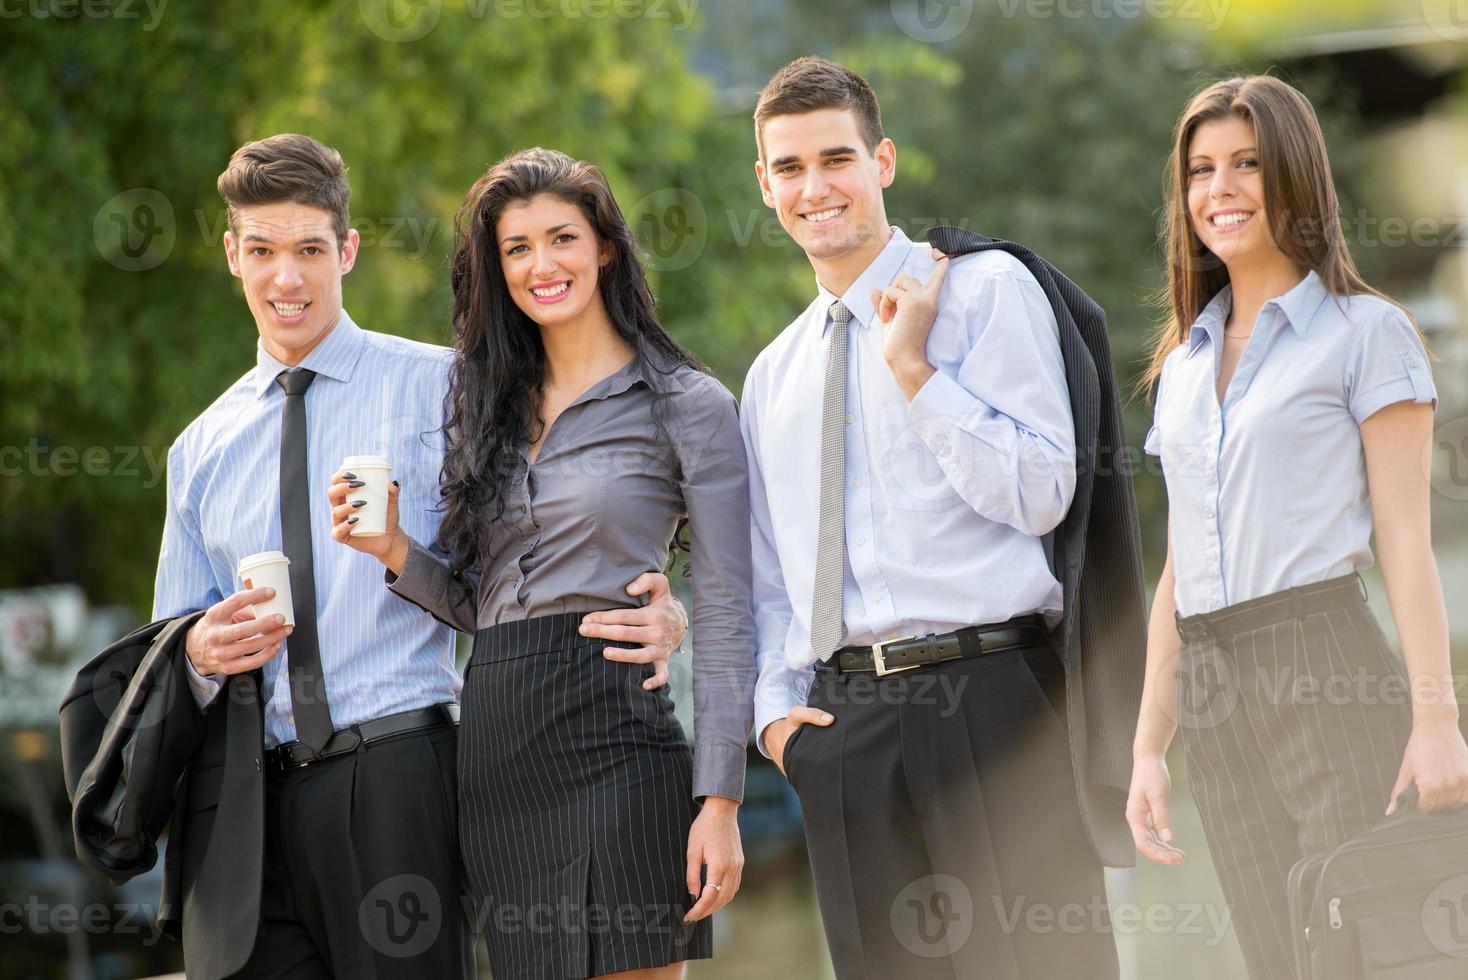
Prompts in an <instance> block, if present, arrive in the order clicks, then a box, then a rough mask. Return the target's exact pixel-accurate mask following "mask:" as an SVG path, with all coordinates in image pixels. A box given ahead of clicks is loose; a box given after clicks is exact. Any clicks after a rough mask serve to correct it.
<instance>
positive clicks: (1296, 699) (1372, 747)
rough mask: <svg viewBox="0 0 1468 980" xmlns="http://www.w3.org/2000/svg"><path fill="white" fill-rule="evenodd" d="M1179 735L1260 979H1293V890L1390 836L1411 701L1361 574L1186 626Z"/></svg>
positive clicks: (1182, 626) (1249, 959)
mask: <svg viewBox="0 0 1468 980" xmlns="http://www.w3.org/2000/svg"><path fill="white" fill-rule="evenodd" d="M1178 631H1179V633H1180V634H1181V636H1182V640H1183V644H1182V654H1181V658H1180V660H1179V663H1178V700H1177V718H1178V727H1179V730H1180V733H1181V738H1182V743H1183V756H1184V759H1185V760H1186V762H1187V769H1188V777H1189V781H1190V783H1191V785H1192V790H1193V796H1194V798H1195V799H1196V800H1197V803H1198V809H1199V811H1200V813H1201V815H1202V818H1203V830H1204V833H1205V835H1206V836H1207V838H1208V848H1209V851H1210V852H1211V855H1212V857H1213V863H1214V865H1215V866H1216V868H1217V869H1218V877H1219V882H1220V884H1221V885H1222V886H1223V893H1224V897H1225V898H1226V899H1227V900H1228V903H1229V905H1230V906H1231V910H1232V917H1233V924H1234V930H1235V932H1236V934H1237V936H1238V940H1239V945H1240V946H1241V947H1242V949H1243V953H1244V961H1245V963H1246V964H1247V965H1248V968H1249V975H1250V977H1252V978H1253V980H1292V978H1293V977H1294V976H1295V971H1294V953H1293V946H1292V945H1291V943H1290V935H1289V929H1290V925H1289V923H1290V916H1289V904H1288V899H1287V890H1286V889H1287V881H1288V876H1289V873H1290V868H1291V867H1292V866H1293V865H1294V863H1295V862H1296V861H1298V860H1300V859H1301V858H1303V857H1306V856H1309V855H1312V854H1318V853H1320V852H1322V851H1325V850H1329V849H1331V848H1334V847H1336V846H1338V845H1340V844H1343V843H1345V842H1346V841H1347V840H1349V839H1350V838H1352V837H1354V836H1356V835H1357V834H1359V833H1361V832H1362V831H1364V830H1366V829H1368V828H1370V827H1373V826H1375V825H1376V824H1377V823H1379V822H1380V821H1381V819H1382V817H1383V814H1384V813H1385V811H1386V806H1387V802H1388V800H1387V797H1388V796H1389V795H1390V793H1391V789H1392V785H1393V783H1395V782H1396V778H1397V772H1398V771H1399V770H1400V768H1401V764H1402V754H1403V752H1404V751H1405V750H1406V744H1407V736H1408V734H1409V733H1410V730H1411V724H1412V709H1411V696H1410V688H1409V686H1408V683H1407V676H1406V671H1405V669H1404V667H1403V664H1402V661H1401V659H1400V658H1399V657H1398V656H1397V655H1396V654H1395V653H1393V652H1392V650H1391V649H1390V647H1389V646H1388V645H1387V641H1386V637H1385V635H1384V634H1383V633H1382V631H1381V626H1380V624H1378V623H1377V621H1376V618H1375V617H1374V616H1373V615H1372V613H1371V610H1370V608H1369V607H1368V606H1367V605H1366V599H1365V586H1364V584H1363V583H1362V582H1361V579H1360V576H1358V575H1355V574H1351V575H1347V576H1343V577H1341V578H1336V579H1330V580H1328V581H1325V582H1320V583H1317V584H1314V585H1306V586H1300V587H1299V588H1295V589H1287V590H1285V591H1283V592H1277V593H1274V594H1273V595H1268V596H1261V597H1260V598H1257V599H1251V600H1249V601H1247V602H1241V603H1237V604H1235V605H1232V606H1227V607H1225V608H1223V609H1219V610H1216V611H1214V612H1211V613H1205V614H1202V615H1198V616H1189V617H1186V618H1182V619H1179V620H1178Z"/></svg>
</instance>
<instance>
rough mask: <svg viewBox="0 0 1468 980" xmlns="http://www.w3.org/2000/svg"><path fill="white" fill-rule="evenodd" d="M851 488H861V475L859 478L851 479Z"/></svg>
mask: <svg viewBox="0 0 1468 980" xmlns="http://www.w3.org/2000/svg"><path fill="white" fill-rule="evenodd" d="M851 489H853V490H860V489H861V478H860V477H858V478H857V479H855V480H852V481H851Z"/></svg>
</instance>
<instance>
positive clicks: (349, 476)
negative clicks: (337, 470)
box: [342, 473, 357, 480]
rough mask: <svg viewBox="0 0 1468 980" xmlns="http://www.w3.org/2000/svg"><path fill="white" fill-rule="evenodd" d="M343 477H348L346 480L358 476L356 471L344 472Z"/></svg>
mask: <svg viewBox="0 0 1468 980" xmlns="http://www.w3.org/2000/svg"><path fill="white" fill-rule="evenodd" d="M342 478H343V479H346V480H355V479H356V478H357V474H355V473H343V474H342Z"/></svg>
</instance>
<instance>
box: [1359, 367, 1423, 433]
mask: <svg viewBox="0 0 1468 980" xmlns="http://www.w3.org/2000/svg"><path fill="white" fill-rule="evenodd" d="M1397 402H1427V403H1430V404H1431V405H1432V406H1433V408H1436V407H1437V390H1436V389H1435V388H1434V387H1433V386H1432V383H1431V381H1429V382H1427V384H1425V385H1424V384H1423V383H1422V381H1421V380H1420V379H1413V378H1396V379H1394V380H1392V381H1389V382H1387V383H1386V384H1382V385H1377V386H1376V387H1375V388H1372V389H1371V390H1370V391H1368V392H1365V393H1364V394H1362V395H1361V397H1360V398H1358V399H1356V400H1355V402H1354V403H1353V404H1352V405H1351V411H1352V414H1353V415H1354V416H1355V418H1356V424H1357V425H1360V424H1361V423H1362V422H1365V421H1366V420H1367V419H1369V418H1371V416H1373V415H1375V414H1376V413H1377V412H1379V411H1381V410H1382V409H1383V408H1386V407H1387V406H1388V405H1395V404H1396V403H1397Z"/></svg>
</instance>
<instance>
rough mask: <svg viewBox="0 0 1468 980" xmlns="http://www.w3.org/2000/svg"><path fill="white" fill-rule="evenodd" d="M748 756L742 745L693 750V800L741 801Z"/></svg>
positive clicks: (713, 746)
mask: <svg viewBox="0 0 1468 980" xmlns="http://www.w3.org/2000/svg"><path fill="white" fill-rule="evenodd" d="M747 761H748V756H747V754H746V752H745V749H744V746H742V745H727V744H725V743H722V742H720V743H717V744H713V745H699V746H696V748H695V750H694V754H693V798H694V799H696V800H701V799H703V798H704V797H706V796H723V797H727V798H729V799H731V800H737V801H739V802H743V801H744V767H745V765H746V763H747Z"/></svg>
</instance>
